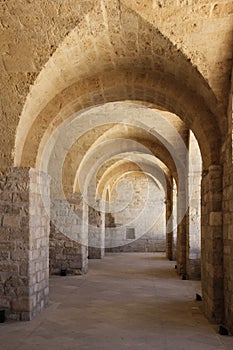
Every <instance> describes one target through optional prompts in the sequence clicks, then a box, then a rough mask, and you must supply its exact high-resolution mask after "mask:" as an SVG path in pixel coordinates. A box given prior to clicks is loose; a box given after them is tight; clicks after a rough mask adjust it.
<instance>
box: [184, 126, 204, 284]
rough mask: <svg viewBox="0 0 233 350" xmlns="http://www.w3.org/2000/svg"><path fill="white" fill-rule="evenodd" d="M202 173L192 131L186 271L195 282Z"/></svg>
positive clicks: (198, 273) (198, 270) (198, 266)
mask: <svg viewBox="0 0 233 350" xmlns="http://www.w3.org/2000/svg"><path fill="white" fill-rule="evenodd" d="M201 173H202V158H201V153H200V149H199V146H198V143H197V140H196V139H195V136H194V135H193V133H192V132H191V131H190V139H189V174H188V194H189V209H188V212H187V214H188V217H187V220H186V225H187V241H186V244H187V249H186V254H187V256H186V270H187V278H188V279H193V280H200V279H201Z"/></svg>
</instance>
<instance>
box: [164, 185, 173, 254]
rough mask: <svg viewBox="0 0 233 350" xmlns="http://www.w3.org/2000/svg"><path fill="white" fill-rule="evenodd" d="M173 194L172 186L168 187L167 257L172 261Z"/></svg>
mask: <svg viewBox="0 0 233 350" xmlns="http://www.w3.org/2000/svg"><path fill="white" fill-rule="evenodd" d="M172 197H173V192H172V188H171V187H170V186H168V187H167V198H166V257H167V258H168V259H169V260H172V246H173V230H172V200H173V198H172Z"/></svg>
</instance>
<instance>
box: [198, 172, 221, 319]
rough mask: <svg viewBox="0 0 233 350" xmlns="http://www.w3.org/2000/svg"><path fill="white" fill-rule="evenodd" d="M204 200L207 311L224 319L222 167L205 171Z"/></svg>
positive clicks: (203, 233)
mask: <svg viewBox="0 0 233 350" xmlns="http://www.w3.org/2000/svg"><path fill="white" fill-rule="evenodd" d="M201 198H202V203H201V213H202V218H201V226H202V232H201V259H202V271H201V276H202V294H203V300H204V312H205V314H206V316H207V317H208V318H209V319H210V320H211V321H214V322H222V320H223V298H224V291H223V237H222V167H221V166H220V165H212V166H210V167H209V169H208V170H205V171H203V176H202V196H201Z"/></svg>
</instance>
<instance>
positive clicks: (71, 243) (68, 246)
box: [49, 195, 87, 275]
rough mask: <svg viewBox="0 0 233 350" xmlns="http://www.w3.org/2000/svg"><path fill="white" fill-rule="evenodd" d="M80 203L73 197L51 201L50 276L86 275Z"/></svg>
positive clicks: (76, 196)
mask: <svg viewBox="0 0 233 350" xmlns="http://www.w3.org/2000/svg"><path fill="white" fill-rule="evenodd" d="M82 205H83V204H82V199H81V197H80V196H79V195H73V196H72V197H70V198H69V201H67V200H65V199H53V200H52V202H51V223H50V228H51V230H50V239H49V265H50V274H52V275H53V274H60V273H61V270H66V272H67V274H72V275H79V274H83V273H86V272H87V245H85V244H83V243H84V237H82V231H83V224H82V215H83V208H82Z"/></svg>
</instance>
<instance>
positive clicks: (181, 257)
mask: <svg viewBox="0 0 233 350" xmlns="http://www.w3.org/2000/svg"><path fill="white" fill-rule="evenodd" d="M185 210H186V192H185V191H179V196H178V201H177V221H178V222H177V223H178V225H177V247H176V261H177V272H178V274H180V275H184V276H186V238H187V237H186V229H187V225H186V214H184V212H185Z"/></svg>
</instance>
